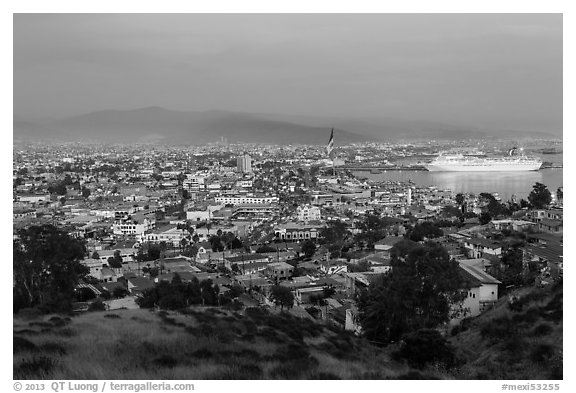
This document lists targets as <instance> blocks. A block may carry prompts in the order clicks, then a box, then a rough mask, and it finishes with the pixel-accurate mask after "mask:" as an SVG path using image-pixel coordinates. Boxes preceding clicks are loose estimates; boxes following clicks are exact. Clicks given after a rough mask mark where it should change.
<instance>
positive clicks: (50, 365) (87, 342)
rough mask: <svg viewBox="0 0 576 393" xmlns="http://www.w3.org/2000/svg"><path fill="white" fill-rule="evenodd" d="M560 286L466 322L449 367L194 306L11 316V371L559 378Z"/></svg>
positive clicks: (253, 313)
mask: <svg viewBox="0 0 576 393" xmlns="http://www.w3.org/2000/svg"><path fill="white" fill-rule="evenodd" d="M562 295H563V292H562V286H561V285H557V286H555V287H553V288H547V289H540V290H533V291H530V292H528V294H526V295H524V296H523V297H522V298H521V301H520V302H518V303H516V305H515V306H514V307H513V308H512V309H511V308H510V307H509V306H508V304H507V302H505V301H503V302H501V304H500V306H498V307H497V308H496V309H494V310H491V311H489V312H486V313H485V314H483V315H481V316H479V317H477V318H474V319H469V320H467V321H465V323H464V324H463V325H462V326H461V327H459V328H458V329H456V331H453V333H454V334H452V335H451V336H449V341H450V343H451V344H452V345H453V347H454V349H455V354H456V359H457V361H456V367H454V368H452V369H449V370H445V369H442V368H440V367H436V366H434V365H428V366H426V368H424V369H423V370H415V369H412V368H410V367H408V366H406V365H404V364H402V363H398V362H395V361H392V360H391V354H392V353H393V351H394V350H396V349H398V346H397V345H391V346H388V347H386V348H378V347H375V346H372V345H370V344H369V343H368V342H366V341H365V340H363V339H360V338H358V337H355V336H353V335H350V334H348V333H346V332H342V331H340V330H338V329H336V328H333V327H329V326H326V325H321V324H317V323H314V322H312V321H308V320H303V319H298V318H295V317H292V316H290V315H283V314H280V315H278V314H266V313H263V312H262V311H260V310H258V309H248V310H246V311H245V312H243V313H239V312H234V311H229V310H223V309H217V308H205V309H203V308H194V309H192V310H189V311H187V312H186V313H185V314H181V313H176V312H165V311H158V312H155V311H149V310H117V311H111V312H94V313H87V314H83V315H80V316H76V317H72V318H69V317H65V316H44V317H40V318H36V319H25V318H23V317H19V316H15V318H14V378H15V379H422V378H425V379H432V378H442V379H446V378H448V379H452V378H455V379H543V380H546V379H561V378H562V315H563V312H562V308H563V307H562Z"/></svg>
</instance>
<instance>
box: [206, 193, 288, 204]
mask: <svg viewBox="0 0 576 393" xmlns="http://www.w3.org/2000/svg"><path fill="white" fill-rule="evenodd" d="M214 201H215V202H216V203H218V204H222V205H255V204H259V205H261V204H269V203H278V197H272V196H231V195H221V196H217V197H216V198H214Z"/></svg>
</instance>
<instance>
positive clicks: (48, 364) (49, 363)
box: [14, 356, 57, 379]
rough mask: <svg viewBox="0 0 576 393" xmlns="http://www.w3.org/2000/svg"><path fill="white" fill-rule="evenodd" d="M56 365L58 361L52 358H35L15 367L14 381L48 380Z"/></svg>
mask: <svg viewBox="0 0 576 393" xmlns="http://www.w3.org/2000/svg"><path fill="white" fill-rule="evenodd" d="M56 365H57V362H56V360H54V359H52V358H50V357H47V356H38V357H33V358H32V359H27V360H25V361H23V362H22V363H20V364H19V365H17V366H16V365H15V366H14V379H46V377H47V374H48V373H49V372H51V371H52V370H53V369H54V368H55V367H56Z"/></svg>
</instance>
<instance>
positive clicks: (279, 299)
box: [270, 285, 294, 310]
mask: <svg viewBox="0 0 576 393" xmlns="http://www.w3.org/2000/svg"><path fill="white" fill-rule="evenodd" d="M270 300H272V301H273V302H274V304H276V305H277V306H280V309H281V310H284V307H286V308H292V307H293V306H294V295H293V294H292V291H291V290H290V288H287V287H283V286H281V285H274V286H273V287H272V288H271V290H270Z"/></svg>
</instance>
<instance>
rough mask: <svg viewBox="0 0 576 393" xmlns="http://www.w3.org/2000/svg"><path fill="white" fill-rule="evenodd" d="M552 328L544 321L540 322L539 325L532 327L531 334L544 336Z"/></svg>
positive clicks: (550, 331)
mask: <svg viewBox="0 0 576 393" xmlns="http://www.w3.org/2000/svg"><path fill="white" fill-rule="evenodd" d="M553 330H554V329H553V328H552V326H550V325H548V324H545V323H541V324H540V325H538V326H536V327H535V328H534V330H533V331H532V335H533V336H536V337H541V336H546V335H548V334H550V333H552V331H553Z"/></svg>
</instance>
